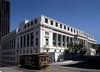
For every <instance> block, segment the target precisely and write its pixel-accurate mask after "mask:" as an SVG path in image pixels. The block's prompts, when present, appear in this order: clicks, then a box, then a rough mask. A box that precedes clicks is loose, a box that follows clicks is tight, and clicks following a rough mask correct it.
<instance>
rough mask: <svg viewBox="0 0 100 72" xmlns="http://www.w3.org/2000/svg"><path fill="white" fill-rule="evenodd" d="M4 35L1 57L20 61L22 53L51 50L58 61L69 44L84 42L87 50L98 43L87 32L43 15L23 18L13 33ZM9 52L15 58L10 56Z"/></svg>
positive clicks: (15, 62)
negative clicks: (28, 18) (30, 18)
mask: <svg viewBox="0 0 100 72" xmlns="http://www.w3.org/2000/svg"><path fill="white" fill-rule="evenodd" d="M5 37H6V38H7V39H6V38H5ZM5 37H3V38H2V44H3V45H2V54H3V55H2V57H3V58H2V61H5V63H6V62H8V64H10V62H12V63H14V64H19V57H20V56H21V55H31V54H34V53H44V52H45V53H48V54H49V57H50V59H51V61H59V60H60V59H62V57H63V54H64V51H65V50H67V49H68V48H69V47H68V46H69V44H72V43H81V44H83V47H84V48H86V49H87V50H89V48H91V47H92V45H93V44H96V40H95V39H94V37H93V36H90V35H89V34H88V33H86V32H83V31H81V30H79V29H78V28H75V27H71V26H69V25H67V24H64V23H62V22H60V21H57V20H55V19H52V18H50V17H47V16H44V15H41V16H39V17H37V18H35V19H32V20H25V21H23V22H21V24H20V25H19V26H18V27H17V29H16V31H15V32H14V33H10V34H8V35H6V36H5ZM4 40H5V43H7V44H6V46H5V44H4ZM4 48H5V49H4ZM8 52H9V53H8ZM88 52H89V51H88ZM6 56H7V57H8V56H9V57H13V59H11V58H10V59H9V60H7V58H6ZM2 63H3V62H2Z"/></svg>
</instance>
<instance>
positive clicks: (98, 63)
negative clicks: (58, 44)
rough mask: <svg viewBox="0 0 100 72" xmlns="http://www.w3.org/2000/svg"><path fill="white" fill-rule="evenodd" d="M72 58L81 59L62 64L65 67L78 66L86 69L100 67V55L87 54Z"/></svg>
mask: <svg viewBox="0 0 100 72" xmlns="http://www.w3.org/2000/svg"><path fill="white" fill-rule="evenodd" d="M72 60H77V61H81V62H80V63H76V64H69V65H62V66H64V67H76V68H85V69H100V57H99V56H87V57H82V58H81V59H80V58H77V59H76V58H75V59H74V58H73V59H72Z"/></svg>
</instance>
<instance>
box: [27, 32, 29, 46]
mask: <svg viewBox="0 0 100 72" xmlns="http://www.w3.org/2000/svg"><path fill="white" fill-rule="evenodd" d="M27 47H29V34H28V35H27Z"/></svg>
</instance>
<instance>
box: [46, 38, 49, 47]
mask: <svg viewBox="0 0 100 72" xmlns="http://www.w3.org/2000/svg"><path fill="white" fill-rule="evenodd" d="M48 45H49V39H48V38H46V46H48Z"/></svg>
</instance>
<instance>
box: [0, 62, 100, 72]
mask: <svg viewBox="0 0 100 72" xmlns="http://www.w3.org/2000/svg"><path fill="white" fill-rule="evenodd" d="M70 62H71V64H74V63H77V62H76V61H75V62H74V61H73V62H72V61H69V62H64V65H65V64H66V65H69V63H70ZM0 72H100V70H96V69H85V68H77V67H71V66H63V65H62V64H61V65H60V63H58V64H57V63H55V64H51V65H50V66H49V67H48V68H46V69H41V70H29V69H24V68H19V67H16V66H13V67H1V68H0Z"/></svg>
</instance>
